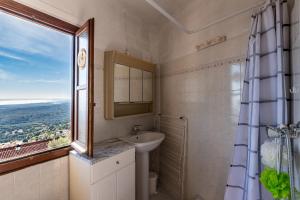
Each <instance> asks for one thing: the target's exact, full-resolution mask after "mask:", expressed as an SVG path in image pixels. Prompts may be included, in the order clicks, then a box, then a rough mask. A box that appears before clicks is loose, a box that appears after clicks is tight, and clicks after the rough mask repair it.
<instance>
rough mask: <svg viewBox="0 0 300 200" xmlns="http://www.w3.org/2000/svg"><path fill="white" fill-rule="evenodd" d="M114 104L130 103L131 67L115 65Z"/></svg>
mask: <svg viewBox="0 0 300 200" xmlns="http://www.w3.org/2000/svg"><path fill="white" fill-rule="evenodd" d="M114 102H119V103H122V102H129V67H127V66H125V65H120V64H115V69H114Z"/></svg>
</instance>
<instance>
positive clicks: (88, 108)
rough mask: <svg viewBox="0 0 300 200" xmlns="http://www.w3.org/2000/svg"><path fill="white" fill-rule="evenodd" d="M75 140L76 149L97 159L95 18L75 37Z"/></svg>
mask: <svg viewBox="0 0 300 200" xmlns="http://www.w3.org/2000/svg"><path fill="white" fill-rule="evenodd" d="M74 53H75V56H74V57H75V62H74V64H75V70H74V71H75V74H74V76H75V77H74V80H75V81H74V84H75V85H74V138H73V142H72V144H71V145H72V147H73V148H74V149H75V150H76V151H77V152H79V153H81V154H87V155H88V156H90V157H93V137H94V134H93V129H94V19H89V20H88V21H87V22H86V23H85V24H84V25H83V26H82V27H81V28H80V29H79V30H78V31H77V32H76V34H75V52H74Z"/></svg>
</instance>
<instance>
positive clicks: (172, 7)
mask: <svg viewBox="0 0 300 200" xmlns="http://www.w3.org/2000/svg"><path fill="white" fill-rule="evenodd" d="M118 1H119V2H120V3H122V4H123V5H124V6H125V7H126V9H128V10H129V11H132V12H134V13H136V14H138V15H139V16H141V17H142V18H143V19H144V20H145V21H146V22H148V23H151V24H161V23H162V22H165V21H167V19H166V18H165V17H164V16H163V15H161V14H160V13H159V12H158V11H157V10H155V9H154V8H152V6H150V5H149V4H148V3H147V2H146V1H145V0H118ZM155 1H156V2H157V3H158V4H159V5H160V6H161V7H162V8H164V9H165V10H166V11H167V12H168V13H170V14H171V15H175V13H177V12H178V11H179V10H180V9H181V8H182V7H183V6H184V5H186V4H188V3H189V2H191V1H194V0H155Z"/></svg>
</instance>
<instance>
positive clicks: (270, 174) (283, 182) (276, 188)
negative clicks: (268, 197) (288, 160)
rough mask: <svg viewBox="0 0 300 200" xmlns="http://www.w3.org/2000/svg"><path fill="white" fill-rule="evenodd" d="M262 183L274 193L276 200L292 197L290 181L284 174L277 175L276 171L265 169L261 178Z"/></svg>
mask: <svg viewBox="0 0 300 200" xmlns="http://www.w3.org/2000/svg"><path fill="white" fill-rule="evenodd" d="M260 182H261V183H262V184H263V186H264V187H265V188H266V189H267V190H268V191H269V192H271V193H272V195H273V198H275V199H286V198H289V197H290V179H289V175H288V174H287V173H284V172H280V173H277V171H276V170H275V169H272V168H268V167H267V168H265V169H264V170H263V172H262V173H261V176H260Z"/></svg>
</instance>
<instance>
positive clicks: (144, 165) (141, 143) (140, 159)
mask: <svg viewBox="0 0 300 200" xmlns="http://www.w3.org/2000/svg"><path fill="white" fill-rule="evenodd" d="M164 139H165V134H163V133H159V132H150V131H144V132H141V133H140V134H138V135H134V136H130V137H127V138H122V140H124V141H126V142H129V143H132V144H134V145H135V149H136V194H137V195H136V200H148V199H149V152H150V151H152V150H154V149H155V148H156V147H158V146H159V145H160V143H161V142H162V141H163V140H164Z"/></svg>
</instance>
